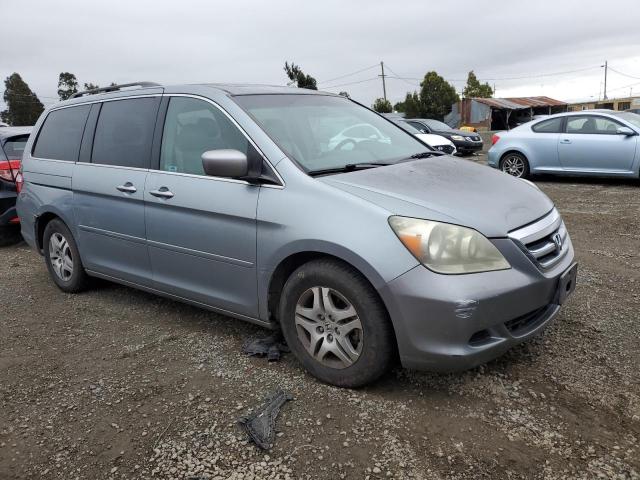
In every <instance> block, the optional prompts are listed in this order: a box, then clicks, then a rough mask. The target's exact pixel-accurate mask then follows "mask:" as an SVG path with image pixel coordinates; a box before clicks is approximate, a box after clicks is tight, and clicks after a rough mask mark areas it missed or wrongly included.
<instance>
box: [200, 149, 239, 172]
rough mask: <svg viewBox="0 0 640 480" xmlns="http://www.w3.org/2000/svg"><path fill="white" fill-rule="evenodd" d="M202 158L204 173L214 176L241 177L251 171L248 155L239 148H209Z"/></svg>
mask: <svg viewBox="0 0 640 480" xmlns="http://www.w3.org/2000/svg"><path fill="white" fill-rule="evenodd" d="M201 158H202V168H203V169H204V173H206V174H207V175H209V176H212V177H224V178H239V177H246V176H247V174H248V173H249V161H248V160H247V156H246V155H245V154H244V153H242V152H240V151H238V150H208V151H206V152H204V153H203V154H202V157H201Z"/></svg>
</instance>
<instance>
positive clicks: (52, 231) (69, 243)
mask: <svg viewBox="0 0 640 480" xmlns="http://www.w3.org/2000/svg"><path fill="white" fill-rule="evenodd" d="M42 243H43V247H44V258H45V262H46V264H47V269H48V270H49V274H50V275H51V278H52V279H53V281H54V283H55V284H56V285H57V286H58V288H59V289H60V290H62V291H63V292H67V293H77V292H81V291H83V290H86V289H87V288H88V287H89V283H90V282H89V276H88V275H87V272H85V270H84V267H83V266H82V261H81V260H80V253H79V252H78V246H77V245H76V241H75V239H74V238H73V235H71V232H70V231H69V229H68V228H67V226H66V225H65V224H64V223H63V222H62V221H61V220H58V219H54V220H51V221H50V222H49V223H48V224H47V226H46V227H45V229H44V238H43V242H42Z"/></svg>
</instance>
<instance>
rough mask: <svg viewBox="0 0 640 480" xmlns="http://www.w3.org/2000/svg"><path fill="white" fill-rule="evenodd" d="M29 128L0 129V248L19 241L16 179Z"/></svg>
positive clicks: (29, 131)
mask: <svg viewBox="0 0 640 480" xmlns="http://www.w3.org/2000/svg"><path fill="white" fill-rule="evenodd" d="M30 133H31V127H0V246H4V245H10V244H11V243H16V242H17V241H19V240H20V219H19V218H18V214H17V213H16V197H17V195H18V189H17V187H16V177H17V176H18V172H19V170H20V162H21V160H22V152H23V151H24V147H25V145H26V144H27V140H28V139H29V134H30Z"/></svg>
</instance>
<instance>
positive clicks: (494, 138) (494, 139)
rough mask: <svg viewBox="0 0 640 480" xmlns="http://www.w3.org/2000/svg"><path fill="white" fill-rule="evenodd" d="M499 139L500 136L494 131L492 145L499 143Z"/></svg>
mask: <svg viewBox="0 0 640 480" xmlns="http://www.w3.org/2000/svg"><path fill="white" fill-rule="evenodd" d="M498 140H500V137H499V136H498V135H497V134H495V133H494V134H493V136H492V137H491V145H495V144H496V143H498Z"/></svg>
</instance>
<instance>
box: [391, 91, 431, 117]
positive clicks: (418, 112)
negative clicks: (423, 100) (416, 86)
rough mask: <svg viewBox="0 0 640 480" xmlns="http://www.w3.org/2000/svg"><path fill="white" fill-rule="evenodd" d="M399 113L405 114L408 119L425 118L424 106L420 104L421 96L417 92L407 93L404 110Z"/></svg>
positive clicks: (403, 105)
mask: <svg viewBox="0 0 640 480" xmlns="http://www.w3.org/2000/svg"><path fill="white" fill-rule="evenodd" d="M398 111H400V112H404V114H405V115H406V117H407V118H416V117H423V116H425V115H424V110H423V108H422V105H421V104H420V96H419V95H418V94H417V93H416V92H413V93H407V96H406V97H405V99H404V102H402V110H398Z"/></svg>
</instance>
